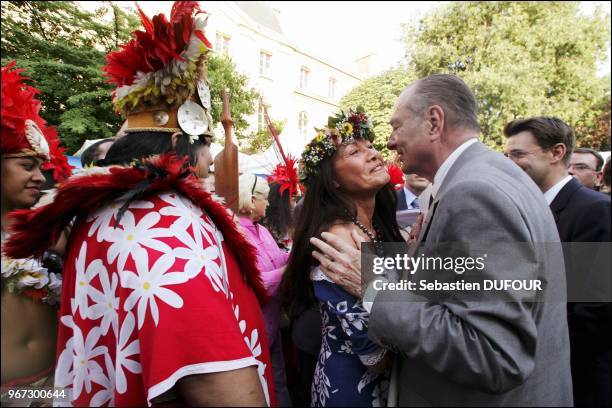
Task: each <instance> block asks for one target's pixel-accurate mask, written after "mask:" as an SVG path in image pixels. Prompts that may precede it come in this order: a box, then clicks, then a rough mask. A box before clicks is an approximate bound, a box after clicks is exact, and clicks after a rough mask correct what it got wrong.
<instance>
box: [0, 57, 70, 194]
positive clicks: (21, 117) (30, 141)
mask: <svg viewBox="0 0 612 408" xmlns="http://www.w3.org/2000/svg"><path fill="white" fill-rule="evenodd" d="M23 71H24V70H23V69H16V68H15V61H12V62H11V63H9V64H8V65H7V66H6V67H3V68H2V78H1V79H2V85H1V87H2V147H1V151H2V158H3V159H4V158H12V157H39V158H41V159H43V160H45V161H46V162H47V163H45V165H44V166H43V168H44V169H49V168H52V169H53V177H54V178H55V180H56V181H58V182H59V181H63V180H64V179H66V178H68V177H69V176H70V174H71V173H72V166H70V165H69V164H68V159H67V158H66V156H64V155H63V151H64V148H63V147H60V146H59V139H58V136H57V131H56V130H55V128H53V127H50V126H47V122H46V121H45V120H44V119H43V118H41V117H40V115H39V112H40V108H41V104H40V101H39V100H38V99H36V98H35V95H37V94H39V93H40V91H39V90H38V89H36V88H34V87H32V86H29V85H26V84H25V83H24V81H25V80H27V79H28V78H27V77H25V76H22V75H21V73H22V72H23Z"/></svg>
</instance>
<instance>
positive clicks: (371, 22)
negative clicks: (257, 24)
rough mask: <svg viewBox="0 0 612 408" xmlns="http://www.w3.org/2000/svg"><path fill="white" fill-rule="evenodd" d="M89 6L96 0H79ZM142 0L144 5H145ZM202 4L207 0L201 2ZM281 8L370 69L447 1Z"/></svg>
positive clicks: (306, 33) (314, 37)
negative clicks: (368, 60)
mask: <svg viewBox="0 0 612 408" xmlns="http://www.w3.org/2000/svg"><path fill="white" fill-rule="evenodd" d="M78 3H80V4H81V5H82V6H83V7H84V8H87V9H90V10H91V9H93V8H95V7H96V3H98V4H99V3H100V2H78ZM117 3H118V4H119V5H120V6H122V7H126V6H132V7H133V5H134V2H132V1H118V2H117ZM145 3H146V6H144V5H145ZM200 3H201V6H202V7H203V8H204V9H206V2H200ZM267 3H268V4H270V6H271V7H273V8H276V9H278V10H279V11H280V16H281V27H282V29H283V31H284V33H285V35H286V36H287V38H288V39H289V40H290V41H291V42H293V43H294V44H296V45H297V46H299V47H300V48H303V49H304V50H305V51H310V52H312V53H313V54H314V55H317V56H318V57H320V58H323V59H326V60H329V61H330V62H333V63H335V64H338V65H340V66H344V67H351V66H353V63H354V61H355V60H356V59H358V58H361V57H364V56H366V55H368V54H375V55H374V57H373V58H372V60H373V66H372V72H371V74H376V73H379V72H382V71H384V70H385V69H387V68H390V67H392V66H395V65H397V64H398V63H399V62H400V61H402V60H403V59H404V47H403V45H402V42H401V34H402V29H401V24H402V23H409V22H413V21H418V20H419V19H420V18H421V17H423V16H424V15H425V14H426V13H427V12H429V11H431V10H433V9H435V8H437V7H440V6H443V5H444V4H445V3H448V2H447V1H409V2H406V1H376V2H373V1H363V2H361V1H352V2H344V1H268V2H267ZM142 4H143V9H144V10H145V11H146V13H147V14H148V15H150V16H153V15H154V14H157V13H159V12H165V13H167V14H169V12H170V8H171V7H172V2H171V1H147V2H144V1H143V2H142ZM596 5H601V6H602V8H603V10H604V12H606V13H610V2H609V1H584V2H581V7H582V10H583V12H585V13H592V11H593V10H594V9H595V6H596ZM598 73H599V74H600V75H605V74H607V73H610V48H608V58H607V61H604V62H602V63H601V64H600V65H599V67H598Z"/></svg>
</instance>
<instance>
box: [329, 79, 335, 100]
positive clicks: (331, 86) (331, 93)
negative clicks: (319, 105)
mask: <svg viewBox="0 0 612 408" xmlns="http://www.w3.org/2000/svg"><path fill="white" fill-rule="evenodd" d="M335 94H336V79H335V78H329V82H328V84H327V97H328V98H329V99H334V95H335Z"/></svg>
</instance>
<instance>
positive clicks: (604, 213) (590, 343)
mask: <svg viewBox="0 0 612 408" xmlns="http://www.w3.org/2000/svg"><path fill="white" fill-rule="evenodd" d="M504 134H505V135H506V137H507V138H508V141H507V144H506V154H507V156H508V157H510V158H511V159H512V160H513V161H514V162H515V163H516V164H518V165H519V167H521V168H522V169H523V170H525V172H527V174H529V176H531V178H532V179H533V180H534V181H535V182H536V184H537V185H538V187H540V190H542V192H543V193H544V197H545V198H546V200H547V202H548V204H549V205H550V209H551V210H552V213H553V216H554V219H555V223H556V225H557V229H558V231H559V236H560V238H561V241H562V242H610V240H611V237H610V196H607V195H605V194H602V193H599V192H597V191H594V190H591V189H589V188H587V187H585V186H583V185H582V184H581V183H580V182H579V181H578V180H577V179H576V178H573V177H572V176H571V175H569V174H568V164H569V163H570V157H571V156H572V149H573V147H574V144H575V136H574V132H573V130H572V129H571V128H570V127H569V126H568V125H566V124H565V123H564V122H563V121H561V120H560V119H557V118H551V117H535V118H529V119H518V120H515V121H512V122H510V123H508V124H507V125H506V127H505V128H504ZM585 250H589V249H588V247H586V246H584V247H583V249H582V251H585ZM565 255H566V256H565V258H566V271H568V289H569V290H570V292H571V291H572V290H575V288H576V287H577V286H585V285H588V284H589V282H590V281H595V280H596V279H597V276H594V275H597V274H601V273H610V271H609V270H608V271H601V270H597V269H596V268H597V267H596V266H594V268H595V269H594V270H593V269H592V268H591V267H589V266H588V265H587V264H588V262H589V257H588V256H585V254H584V253H583V254H581V255H582V256H581V257H580V259H581V260H580V264H579V265H576V262H577V257H576V256H574V254H573V253H572V252H571V249H570V248H569V246H568V247H566V252H565ZM610 321H612V306H611V304H610V303H568V324H569V329H570V345H571V357H572V359H571V367H572V377H573V378H572V379H573V385H574V402H575V404H576V406H610V405H612V400H611V398H610V395H611V393H610V387H611V385H610V384H611V381H612V378H611V376H610V373H611V357H612V348H611V345H612V334H611V333H612V328H611V325H610Z"/></svg>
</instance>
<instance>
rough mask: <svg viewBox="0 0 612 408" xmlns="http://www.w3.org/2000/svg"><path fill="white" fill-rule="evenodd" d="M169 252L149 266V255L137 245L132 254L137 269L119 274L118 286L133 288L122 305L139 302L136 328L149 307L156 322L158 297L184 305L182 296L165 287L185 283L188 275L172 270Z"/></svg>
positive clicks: (127, 308) (172, 262) (178, 305)
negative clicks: (119, 281) (134, 252)
mask: <svg viewBox="0 0 612 408" xmlns="http://www.w3.org/2000/svg"><path fill="white" fill-rule="evenodd" d="M169 252H170V253H166V254H164V255H162V256H160V257H159V258H158V259H157V261H156V262H155V264H153V266H151V267H150V268H149V257H148V255H147V251H146V250H144V249H142V248H140V250H137V251H136V254H135V255H134V262H135V264H136V273H134V272H132V271H123V273H122V274H121V286H123V287H124V288H129V289H133V292H132V293H131V294H130V295H129V296H128V297H127V299H126V300H125V304H124V306H123V309H124V310H125V311H130V310H132V308H133V307H134V306H135V305H136V304H138V312H137V315H138V328H139V329H140V328H142V325H143V323H144V320H145V315H146V313H147V309H148V308H150V309H151V315H152V316H153V322H154V323H155V325H156V326H157V323H158V322H159V309H158V306H157V300H156V299H159V300H161V301H162V302H164V303H166V304H168V305H170V306H172V307H174V308H175V309H178V308H181V307H183V299H181V297H180V296H179V295H177V294H176V293H175V292H173V291H171V290H170V289H168V288H166V287H165V286H168V285H176V284H179V283H185V282H187V280H189V275H188V274H186V273H184V272H174V271H173V270H172V268H171V267H172V265H173V264H174V261H175V258H174V255H172V253H171V251H169Z"/></svg>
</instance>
